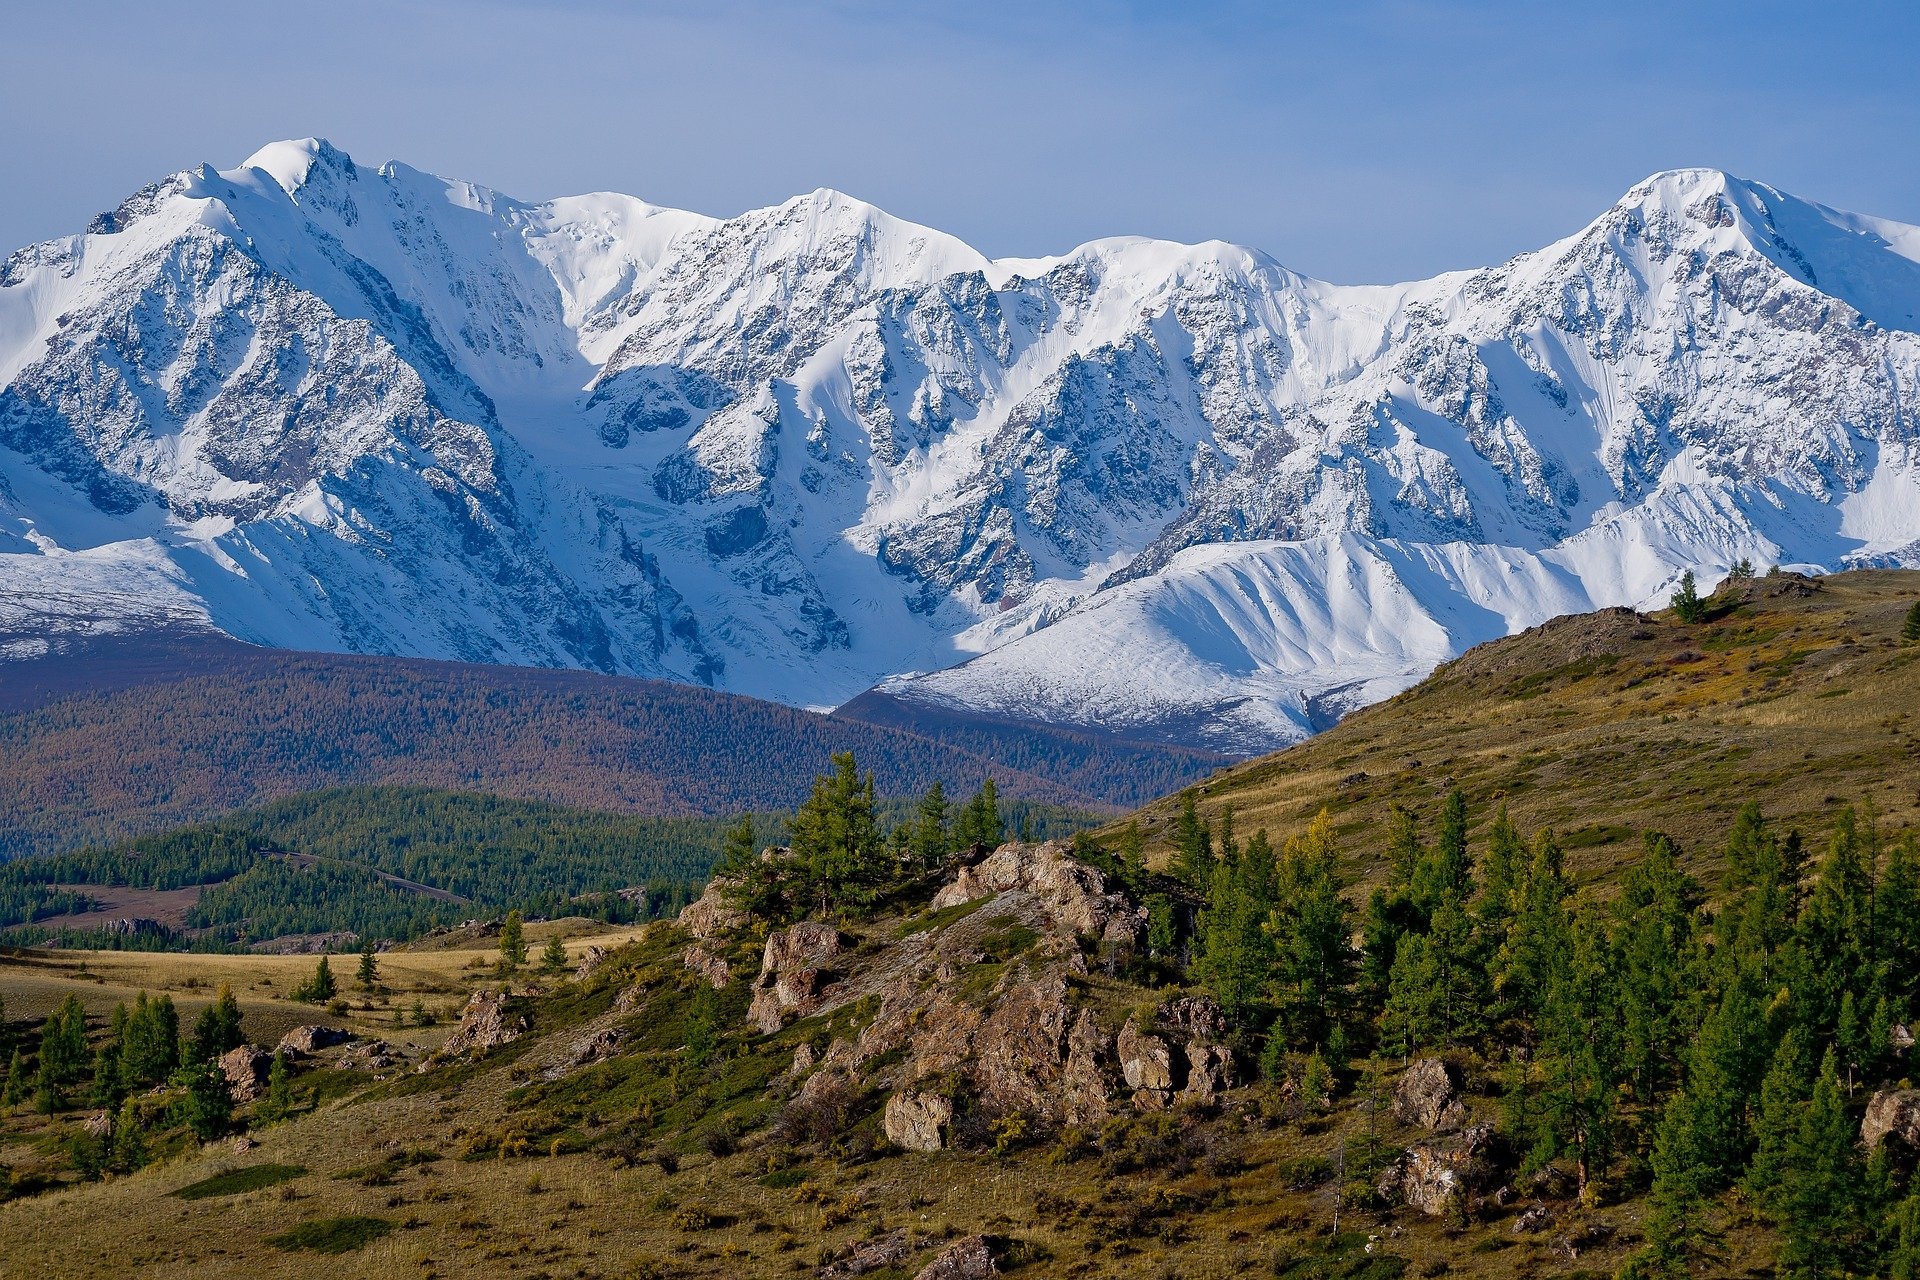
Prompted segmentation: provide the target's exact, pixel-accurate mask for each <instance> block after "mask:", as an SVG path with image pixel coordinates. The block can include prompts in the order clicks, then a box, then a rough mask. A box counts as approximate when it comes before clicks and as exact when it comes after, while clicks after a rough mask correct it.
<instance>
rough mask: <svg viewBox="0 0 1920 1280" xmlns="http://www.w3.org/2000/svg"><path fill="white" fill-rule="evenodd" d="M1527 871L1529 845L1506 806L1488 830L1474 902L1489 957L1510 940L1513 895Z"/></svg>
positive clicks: (1476, 924)
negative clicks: (1509, 925) (1508, 936)
mask: <svg viewBox="0 0 1920 1280" xmlns="http://www.w3.org/2000/svg"><path fill="white" fill-rule="evenodd" d="M1526 868H1527V847H1526V844H1525V842H1524V841H1522V840H1521V838H1520V829H1519V828H1518V827H1516V826H1514V824H1513V818H1512V817H1511V816H1509V814H1508V813H1507V806H1506V805H1504V804H1503V805H1501V806H1500V812H1499V813H1497V814H1495V815H1494V818H1493V823H1492V825H1490V826H1489V827H1488V828H1487V856H1486V857H1485V858H1483V859H1482V860H1481V865H1480V896H1479V897H1478V898H1476V899H1475V900H1474V927H1475V930H1476V931H1477V932H1478V934H1479V936H1480V940H1481V945H1482V947H1483V948H1484V949H1485V950H1486V951H1487V953H1488V954H1489V955H1497V954H1498V953H1499V951H1500V948H1501V946H1502V945H1504V944H1505V942H1506V940H1507V922H1508V921H1509V920H1511V919H1512V918H1513V892H1514V889H1515V887H1516V886H1518V884H1519V882H1520V879H1521V877H1522V876H1523V875H1525V874H1526Z"/></svg>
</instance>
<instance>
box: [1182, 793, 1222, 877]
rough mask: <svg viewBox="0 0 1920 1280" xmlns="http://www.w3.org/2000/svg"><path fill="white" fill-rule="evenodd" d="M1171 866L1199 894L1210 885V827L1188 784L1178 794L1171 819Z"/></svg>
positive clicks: (1211, 834) (1211, 859)
mask: <svg viewBox="0 0 1920 1280" xmlns="http://www.w3.org/2000/svg"><path fill="white" fill-rule="evenodd" d="M1173 869H1174V873H1175V874H1176V875H1178V876H1179V877H1180V878H1181V879H1182V880H1185V881H1186V882H1187V883H1188V884H1190V885H1192V886H1193V887H1194V888H1196V889H1198V890H1200V891H1201V892H1202V893H1205V892H1207V891H1208V890H1209V889H1210V888H1211V879H1210V877H1211V876H1212V873H1213V830H1212V828H1211V827H1210V826H1209V824H1208V823H1207V822H1205V821H1204V820H1203V819H1202V818H1201V817H1200V807H1199V797H1198V795H1197V794H1196V793H1195V792H1194V790H1193V788H1191V787H1189V788H1187V790H1185V791H1182V792H1181V793H1180V814H1179V816H1178V817H1177V818H1176V819H1175V820H1174V826H1173Z"/></svg>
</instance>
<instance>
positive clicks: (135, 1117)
mask: <svg viewBox="0 0 1920 1280" xmlns="http://www.w3.org/2000/svg"><path fill="white" fill-rule="evenodd" d="M113 1163H114V1164H115V1165H116V1166H117V1167H119V1168H121V1169H125V1170H127V1171H129V1172H131V1171H132V1170H135V1169H139V1168H142V1167H144V1166H145V1165H146V1163H147V1135H146V1131H145V1130H144V1129H143V1128H142V1127H141V1125H140V1111H139V1108H138V1107H136V1106H135V1105H134V1102H133V1099H132V1098H128V1099H127V1100H126V1101H125V1102H123V1103H122V1104H121V1105H120V1114H119V1116H118V1117H117V1118H116V1119H115V1120H114V1123H113Z"/></svg>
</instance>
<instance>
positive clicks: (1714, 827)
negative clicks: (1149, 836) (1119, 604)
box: [1143, 571, 1920, 873]
mask: <svg viewBox="0 0 1920 1280" xmlns="http://www.w3.org/2000/svg"><path fill="white" fill-rule="evenodd" d="M1916 601H1920V573H1913V572H1904V571H1860V572H1852V573H1843V574H1836V575H1833V576H1830V577H1825V578H1817V579H1807V578H1802V577H1798V576H1795V575H1789V574H1783V575H1780V576H1777V577H1765V578H1756V579H1751V580H1747V581H1743V582H1734V583H1731V584H1729V585H1728V586H1727V587H1726V588H1725V589H1723V590H1722V591H1721V592H1720V593H1718V594H1717V595H1715V596H1714V597H1713V598H1712V602H1711V604H1712V607H1711V610H1710V615H1709V620H1708V621H1706V622H1704V623H1701V624H1698V625H1687V624H1684V623H1682V622H1680V621H1679V620H1677V619H1676V618H1675V617H1674V616H1673V614H1672V613H1671V612H1663V613H1657V614H1636V613H1634V612H1632V611H1630V610H1626V609H1613V610H1605V611H1602V612H1600V613H1595V614H1591V615H1583V616H1576V617H1568V618H1560V619H1557V620H1555V621H1553V622H1550V623H1547V624H1545V625H1544V626H1540V627H1536V628H1534V629H1533V630H1531V631H1528V632H1526V633H1525V634H1523V635H1519V636H1514V637H1512V638H1510V639H1506V640H1497V641H1494V642H1492V643H1490V644H1485V645H1481V646H1480V647H1478V648H1476V649H1474V650H1472V651H1471V652H1469V653H1468V654H1467V655H1466V656H1464V657H1462V658H1460V659H1459V660H1457V661H1455V662H1451V663H1448V664H1447V665H1445V666H1443V667H1441V668H1440V669H1439V670H1438V671H1436V672H1435V673H1434V674H1433V675H1432V676H1431V677H1429V678H1428V679H1427V680H1426V681H1425V682H1423V683H1421V684H1420V685H1418V686H1416V687H1415V688H1413V689H1411V690H1409V691H1407V692H1406V693H1403V694H1401V695H1399V696H1398V697H1396V698H1393V699H1391V700H1389V701H1387V702H1383V703H1381V704H1379V705H1377V706H1374V707H1369V708H1367V709H1366V710H1363V711H1359V712H1356V713H1355V714H1353V715H1351V716H1349V717H1347V718H1346V719H1345V720H1343V721H1341V722H1340V723H1339V724H1338V725H1336V726H1335V727H1333V728H1331V729H1329V730H1328V731H1327V732H1325V733H1323V734H1321V735H1320V736H1318V737H1316V738H1313V739H1311V740H1310V741H1307V742H1304V743H1302V744H1301V745H1299V746H1297V747H1292V748H1289V749H1288V750H1286V751H1282V752H1280V753H1278V754H1276V755H1272V756H1268V757H1266V758H1264V759H1260V760H1255V761H1249V762H1247V763H1245V764H1241V765H1238V766H1235V767H1234V768H1233V769H1231V770H1229V771H1226V772H1223V773H1221V774H1219V775H1218V776H1216V777H1215V778H1214V779H1212V780H1211V781H1210V782H1208V783H1207V784H1205V785H1204V786H1203V787H1202V788H1201V801H1200V808H1201V810H1202V812H1203V813H1206V814H1212V815H1217V814H1219V813H1221V812H1222V811H1224V810H1225V809H1226V808H1227V807H1228V806H1231V807H1232V808H1233V810H1234V820H1235V823H1236V824H1237V825H1238V826H1239V828H1240V829H1241V830H1243V831H1250V830H1252V829H1254V828H1256V827H1263V826H1264V827H1267V828H1269V829H1270V830H1273V831H1292V830H1297V829H1299V828H1300V827H1302V826H1304V825H1305V823H1306V822H1307V820H1308V819H1310V818H1311V817H1312V816H1313V814H1314V813H1315V812H1316V811H1317V810H1319V809H1320V808H1321V807H1322V806H1326V807H1328V808H1329V809H1331V810H1332V812H1333V815H1334V818H1335V820H1336V822H1337V823H1338V825H1339V827H1340V828H1341V829H1342V831H1343V832H1349V833H1365V834H1364V835H1361V836H1359V837H1358V838H1350V839H1349V840H1348V842H1347V847H1348V848H1349V849H1357V848H1365V849H1367V850H1368V856H1369V857H1375V858H1377V857H1378V855H1379V853H1380V849H1381V847H1382V846H1383V844H1384V839H1385V837H1384V833H1385V830H1386V818H1387V813H1388V809H1389V807H1390V806H1392V805H1395V804H1403V805H1408V806H1411V807H1415V808H1423V807H1424V808H1426V809H1427V810H1429V811H1430V812H1431V811H1432V809H1433V808H1434V807H1435V805H1437V803H1438V801H1439V799H1440V798H1441V796H1442V795H1443V794H1444V793H1445V792H1446V790H1447V789H1448V788H1449V787H1451V786H1454V785H1458V786H1459V787H1460V788H1461V789H1462V791H1464V792H1465V794H1466V796H1467V799H1468V802H1469V809H1470V812H1471V813H1472V814H1473V816H1474V818H1475V820H1476V822H1480V821H1484V820H1486V819H1488V818H1490V817H1491V816H1492V814H1493V810H1494V808H1495V806H1497V805H1498V804H1502V803H1504V804H1506V805H1508V806H1509V807H1510V808H1511V810H1512V813H1513V815H1514V817H1515V819H1516V820H1518V821H1519V822H1520V824H1521V826H1522V827H1524V828H1527V829H1533V828H1537V827H1543V826H1551V827H1555V828H1557V829H1558V830H1559V833H1560V835H1561V837H1562V840H1563V841H1564V842H1565V843H1566V844H1567V845H1568V846H1569V857H1570V860H1571V865H1572V866H1573V867H1575V868H1576V869H1580V870H1584V871H1587V872H1590V873H1591V872H1597V871H1599V870H1601V869H1604V868H1606V867H1609V866H1611V865H1613V864H1614V862H1615V861H1616V860H1617V859H1619V858H1620V857H1622V856H1623V855H1625V854H1626V853H1628V852H1630V851H1634V850H1637V849H1638V848H1639V839H1640V835H1639V833H1640V831H1641V830H1642V829H1643V828H1644V827H1646V826H1647V825H1649V824H1654V825H1658V826H1659V827H1661V828H1662V829H1664V830H1665V831H1667V832H1668V834H1670V835H1672V836H1673V837H1674V838H1675V839H1677V840H1679V841H1680V842H1681V844H1682V845H1683V846H1685V847H1688V848H1705V847H1707V846H1709V845H1714V846H1717V845H1718V844H1719V843H1720V841H1721V840H1722V839H1723V835H1724V832H1725V830H1726V827H1727V824H1728V821H1729V819H1730V818H1731V816H1732V815H1733V813H1734V812H1735V811H1736V810H1737V809H1738V808H1739V807H1740V806H1741V805H1742V804H1744V803H1746V802H1748V801H1757V802H1758V803H1760V804H1761V805H1762V806H1763V808H1764V809H1765V810H1766V813H1767V815H1768V817H1769V818H1771V819H1773V820H1774V821H1775V822H1777V823H1779V824H1780V825H1781V826H1782V827H1783V828H1784V827H1787V826H1799V827H1801V828H1802V829H1805V830H1807V831H1809V832H1814V831H1824V830H1825V829H1826V828H1827V827H1828V826H1829V825H1830V824H1831V822H1832V820H1833V818H1834V816H1835V815H1836V814H1837V812H1838V810H1839V807H1840V806H1841V805H1844V804H1871V805H1872V806H1874V808H1875V809H1877V810H1878V813H1879V817H1880V821H1881V823H1882V825H1883V827H1884V828H1886V829H1888V830H1890V831H1899V830H1902V829H1907V830H1911V829H1915V828H1920V783H1917V782H1916V779H1917V778H1920V646H1914V645H1905V646H1903V645H1901V644H1900V643H1899V636H1900V632H1901V627H1902V622H1903V619H1904V617H1905V615H1906V612H1907V610H1908V609H1909V608H1911V607H1912V606H1913V604H1914V603H1915V602H1916ZM1177 807H1178V805H1177V801H1176V800H1175V799H1174V798H1172V797H1169V798H1168V799H1165V800H1162V801H1160V802H1158V803H1157V804H1155V805H1153V806H1150V807H1149V808H1148V809H1147V810H1146V811H1145V813H1144V814H1143V817H1144V818H1145V821H1146V825H1147V828H1148V830H1149V831H1150V832H1152V833H1156V834H1157V835H1159V836H1160V837H1162V838H1165V837H1166V836H1167V835H1168V833H1169V832H1170V830H1171V825H1172V822H1173V819H1174V815H1175V812H1176V810H1177ZM1373 869H1374V870H1377V869H1378V865H1377V863H1376V864H1375V866H1374V867H1373ZM1695 870H1696V873H1697V872H1698V871H1699V868H1695Z"/></svg>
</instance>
